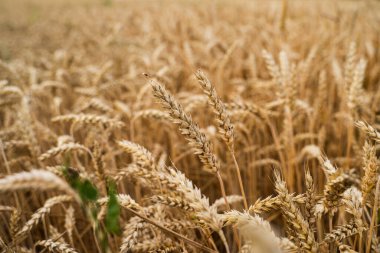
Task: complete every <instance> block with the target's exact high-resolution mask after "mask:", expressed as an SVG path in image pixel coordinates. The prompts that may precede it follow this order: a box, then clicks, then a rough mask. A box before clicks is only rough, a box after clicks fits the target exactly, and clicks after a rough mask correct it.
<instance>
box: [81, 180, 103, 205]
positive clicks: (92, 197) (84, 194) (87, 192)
mask: <svg viewBox="0 0 380 253" xmlns="http://www.w3.org/2000/svg"><path fill="white" fill-rule="evenodd" d="M77 185H78V191H79V195H80V196H81V198H82V200H84V201H96V199H97V198H98V190H97V189H96V187H95V186H94V185H93V184H92V183H91V182H90V181H89V180H87V179H86V180H84V181H83V182H82V181H80V180H79V183H77Z"/></svg>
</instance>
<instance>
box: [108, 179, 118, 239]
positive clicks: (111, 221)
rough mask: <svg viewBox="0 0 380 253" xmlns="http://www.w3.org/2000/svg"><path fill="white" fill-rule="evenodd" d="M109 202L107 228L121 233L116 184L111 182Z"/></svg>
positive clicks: (113, 232) (110, 231)
mask: <svg viewBox="0 0 380 253" xmlns="http://www.w3.org/2000/svg"><path fill="white" fill-rule="evenodd" d="M108 197H109V200H108V204H107V214H106V218H105V226H106V230H107V232H109V233H112V234H119V233H120V231H121V229H120V224H119V216H120V205H119V203H118V201H117V197H116V186H115V184H114V183H110V184H109V190H108Z"/></svg>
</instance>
